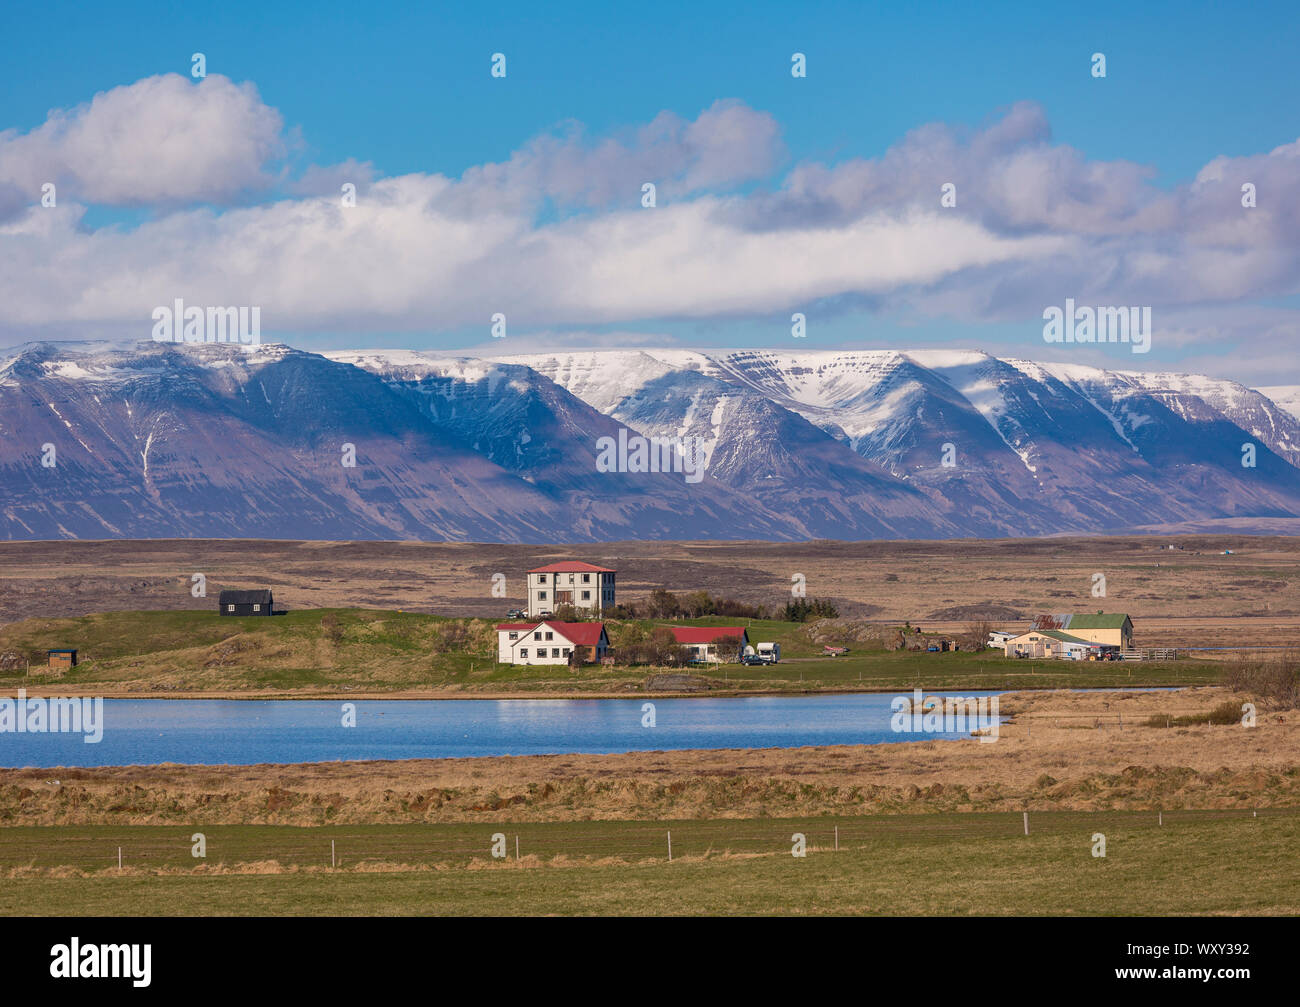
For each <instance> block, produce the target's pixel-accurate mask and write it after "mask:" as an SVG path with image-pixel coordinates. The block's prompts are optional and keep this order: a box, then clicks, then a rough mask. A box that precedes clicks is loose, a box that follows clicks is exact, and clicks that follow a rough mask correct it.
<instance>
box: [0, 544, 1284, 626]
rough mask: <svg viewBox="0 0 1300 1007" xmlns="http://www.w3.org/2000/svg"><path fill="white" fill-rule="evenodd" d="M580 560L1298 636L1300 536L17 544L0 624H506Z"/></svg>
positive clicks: (635, 570)
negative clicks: (226, 611)
mask: <svg viewBox="0 0 1300 1007" xmlns="http://www.w3.org/2000/svg"><path fill="white" fill-rule="evenodd" d="M1169 545H1175V546H1178V548H1176V549H1174V550H1169V549H1167V548H1166V547H1167V546H1169ZM1225 549H1231V550H1232V551H1233V555H1231V556H1225V555H1223V550H1225ZM574 555H578V556H581V557H582V558H584V559H587V560H589V561H591V562H596V563H601V564H603V565H606V566H613V567H617V568H618V570H619V596H620V598H621V599H622V600H626V601H638V600H641V599H644V598H645V597H646V596H647V595H648V594H649V592H650V591H651V590H652V589H654V588H656V587H662V586H668V587H672V588H682V587H684V586H685V587H689V588H691V589H697V590H707V591H710V592H712V593H715V594H721V595H728V596H732V597H736V598H737V599H738V600H740V601H744V602H747V603H751V604H760V603H761V604H766V605H769V606H773V605H775V606H777V607H779V606H781V605H783V604H784V603H785V602H786V601H787V600H789V597H790V577H791V574H792V573H796V572H798V573H803V574H804V575H805V576H806V577H807V585H808V593H809V595H810V596H815V597H820V598H827V599H830V600H832V601H833V602H834V603H835V604H836V605H837V606H838V607H839V609H840V611H841V613H843V614H844V615H845V616H868V617H870V618H873V619H879V620H882V621H892V622H902V621H903V620H907V619H910V620H911V621H912V622H913V623H914V624H915V623H917V622H921V623H922V624H924V625H925V627H926V628H927V629H929V628H931V627H934V628H941V629H943V630H944V631H945V632H959V631H961V630H962V629H963V628H964V627H965V626H966V625H968V624H969V623H970V622H971V621H973V620H978V619H981V618H985V617H988V618H992V619H994V620H995V621H997V622H1004V621H1008V620H1011V621H1014V620H1015V619H1016V618H1017V617H1018V616H1026V617H1027V616H1029V615H1032V614H1034V613H1037V612H1061V611H1079V610H1090V609H1093V608H1096V607H1099V602H1098V600H1097V599H1094V598H1092V596H1091V588H1092V575H1093V574H1094V573H1095V572H1102V573H1104V574H1105V575H1106V584H1107V592H1108V596H1107V598H1106V599H1105V600H1104V602H1101V603H1100V604H1103V605H1104V606H1105V607H1106V608H1107V609H1112V610H1114V609H1118V610H1123V611H1127V612H1129V613H1130V614H1131V615H1132V616H1133V618H1134V621H1135V622H1136V623H1137V624H1138V631H1139V637H1140V643H1141V645H1143V646H1185V645H1187V644H1188V643H1190V642H1195V643H1199V644H1201V645H1203V646H1220V645H1222V646H1231V645H1242V644H1246V643H1261V644H1265V643H1273V642H1275V637H1276V634H1277V632H1278V631H1279V630H1281V631H1294V630H1295V629H1296V628H1300V577H1297V576H1296V566H1297V561H1298V560H1300V538H1297V537H1284V536H1276V537H1267V536H1260V537H1252V536H1242V535H1184V536H1177V537H1171V536H1123V537H1110V538H1102V537H1097V538H1078V539H1028V540H999V541H951V542H806V543H763V542H619V543H606V544H600V545H578V546H503V545H490V544H487V545H482V544H453V543H418V542H401V543H397V542H266V541H213V540H194V541H188V540H187V541H177V540H160V541H131V542H31V543H14V542H10V543H0V621H4V622H9V621H14V620H18V619H22V618H27V617H40V616H68V615H83V614H86V613H88V612H99V611H105V610H112V609H136V610H138V609H184V608H209V609H210V608H212V606H213V605H214V604H215V597H216V592H217V591H218V590H220V588H221V587H249V586H267V587H271V588H273V589H274V590H275V593H276V599H277V602H278V603H281V604H287V605H288V606H290V607H291V608H295V609H301V608H322V607H349V606H354V605H359V606H363V607H376V608H392V609H405V610H407V611H418V612H432V613H436V614H441V615H476V616H483V617H499V616H501V615H503V614H504V612H505V610H506V609H507V608H510V607H512V606H514V605H517V604H519V603H520V602H522V600H523V595H522V590H523V586H524V585H523V579H522V574H523V571H525V570H527V569H528V568H530V567H535V566H539V565H541V564H543V563H546V562H550V561H552V560H555V559H561V558H567V557H571V556H574ZM1157 564H1159V565H1157ZM195 571H201V572H204V573H205V574H206V575H207V579H208V598H207V599H196V598H192V597H191V596H190V575H191V574H192V573H193V572H195ZM497 572H501V573H504V574H505V575H506V578H507V581H506V583H507V588H508V590H509V595H508V596H507V597H506V598H502V599H495V598H493V597H492V596H491V591H490V589H491V577H492V574H494V573H497ZM1292 636H1294V632H1292Z"/></svg>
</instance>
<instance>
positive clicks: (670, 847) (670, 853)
mask: <svg viewBox="0 0 1300 1007" xmlns="http://www.w3.org/2000/svg"><path fill="white" fill-rule="evenodd" d="M668 862H669V863H670V864H671V863H672V862H673V834H672V831H671V830H670V831H669V833H668Z"/></svg>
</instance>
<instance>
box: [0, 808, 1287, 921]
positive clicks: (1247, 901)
mask: <svg viewBox="0 0 1300 1007" xmlns="http://www.w3.org/2000/svg"><path fill="white" fill-rule="evenodd" d="M836 827H838V829H839V837H838V842H839V850H838V851H836V850H835V848H834V847H835V843H836V838H835V829H836ZM193 831H195V830H191V829H179V828H160V827H144V828H138V827H137V828H131V827H66V826H65V827H61V828H57V829H49V828H11V829H3V830H0V873H2V874H3V875H4V876H5V881H4V884H3V885H0V914H4V915H42V914H70V915H91V916H93V915H117V914H139V915H163V914H166V915H176V914H179V915H191V914H203V915H209V914H223V915H242V914H270V915H297V914H313V915H328V914H358V915H369V914H385V915H426V914H465V915H497V914H511V915H513V914H549V913H558V914H648V915H670V914H696V913H708V914H727V915H731V914H746V915H748V914H827V913H854V914H859V913H865V914H890V915H893V914H901V915H914V914H915V915H930V914H945V915H947V914H957V915H962V914H981V915H982V914H994V915H1003V914H1011V915H1049V914H1054V915H1076V914H1078V915H1091V914H1097V915H1115V914H1118V915H1160V914H1175V915H1195V914H1251V915H1260V914H1295V913H1296V912H1300V868H1297V866H1296V863H1295V856H1294V853H1295V850H1296V849H1297V847H1298V846H1300V813H1297V812H1296V811H1294V810H1289V811H1278V810H1274V811H1264V812H1260V813H1259V815H1258V817H1253V816H1252V814H1251V813H1250V812H1243V811H1236V812H1177V813H1170V812H1166V813H1164V821H1163V824H1158V819H1157V816H1156V815H1155V814H1153V813H1148V812H1142V813H1134V812H1100V813H1068V812H1045V813H1043V812H1035V813H1033V814H1032V815H1031V818H1030V835H1029V836H1025V835H1024V834H1023V826H1022V819H1021V816H1020V815H1019V814H924V815H885V816H871V817H853V818H814V819H765V820H760V821H755V820H722V821H719V820H695V821H664V822H609V821H592V822H576V823H553V824H537V823H530V824H526V825H519V826H515V825H511V824H509V823H501V824H489V823H484V824H476V825H408V826H374V827H340V828H310V829H303V828H286V827H275V826H251V827H250V826H241V827H211V828H207V829H202V830H200V831H203V832H204V833H205V835H206V837H207V842H208V848H207V852H208V857H207V860H206V862H205V863H204V866H203V867H201V868H199V870H198V872H195V871H194V865H195V864H196V863H198V861H196V860H195V859H194V858H193V857H192V856H191V843H192V840H191V836H192V834H193ZM670 831H671V833H672V844H673V857H674V859H673V861H672V862H671V863H669V862H668V859H667V841H668V833H669V832H670ZM495 832H500V833H502V834H504V835H505V836H506V850H507V858H506V859H505V860H493V859H492V858H491V856H490V845H491V843H492V835H493V833H495ZM796 832H799V833H803V834H804V835H805V836H806V840H807V856H806V857H804V858H797V857H794V856H792V855H791V846H792V836H793V835H794V833H796ZM1097 833H1100V834H1102V835H1104V836H1105V841H1106V856H1105V857H1104V858H1100V857H1094V856H1093V849H1094V845H1095V843H1096V839H1095V834H1097ZM516 836H518V837H519V840H520V854H521V857H522V859H521V860H518V861H516V860H515V859H514V856H515V852H514V842H515V837H516ZM331 840H333V841H334V844H335V851H336V856H337V858H338V864H339V866H338V867H337V868H333V869H332V868H331V867H330V866H329V865H330V841H331ZM119 845H120V846H122V847H123V867H124V869H123V870H122V871H121V872H119V871H118V870H117V869H116V848H117V847H118V846H119ZM59 875H62V876H59Z"/></svg>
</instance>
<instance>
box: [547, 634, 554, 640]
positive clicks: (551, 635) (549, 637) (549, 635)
mask: <svg viewBox="0 0 1300 1007" xmlns="http://www.w3.org/2000/svg"><path fill="white" fill-rule="evenodd" d="M546 639H548V640H554V639H555V634H554V633H551V632H547V634H546Z"/></svg>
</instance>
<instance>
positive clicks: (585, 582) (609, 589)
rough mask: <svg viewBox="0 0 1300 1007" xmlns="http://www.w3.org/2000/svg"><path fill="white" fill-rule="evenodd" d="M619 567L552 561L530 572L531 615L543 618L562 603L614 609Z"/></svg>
mask: <svg viewBox="0 0 1300 1007" xmlns="http://www.w3.org/2000/svg"><path fill="white" fill-rule="evenodd" d="M616 576H617V571H616V570H610V569H609V568H607V567H603V566H593V565H592V564H591V563H583V562H580V561H578V560H568V561H566V562H563V563H551V564H550V565H549V566H539V567H538V568H537V569H535V570H529V571H528V617H529V618H530V619H542V618H545V617H546V616H548V615H551V614H553V613H554V612H555V610H556V609H558V608H559V607H560V606H561V605H572V606H573V607H574V608H576V609H578V610H579V611H581V610H583V609H588V610H590V611H591V612H593V613H599V612H603V611H604V610H605V609H607V608H612V607H613V606H614V605H615V604H616V602H615V600H614V592H615V586H614V578H615V577H616Z"/></svg>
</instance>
